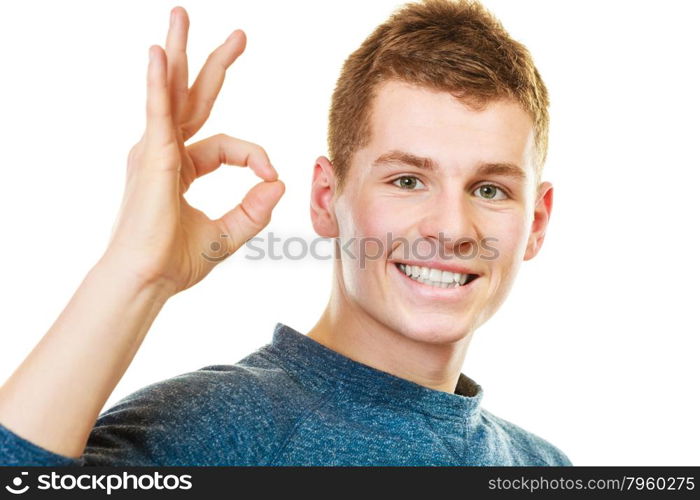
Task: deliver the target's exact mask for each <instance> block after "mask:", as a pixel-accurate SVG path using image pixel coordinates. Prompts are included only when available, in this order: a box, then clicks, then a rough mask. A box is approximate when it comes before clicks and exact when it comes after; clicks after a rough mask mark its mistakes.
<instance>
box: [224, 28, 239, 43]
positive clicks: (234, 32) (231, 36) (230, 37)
mask: <svg viewBox="0 0 700 500" xmlns="http://www.w3.org/2000/svg"><path fill="white" fill-rule="evenodd" d="M236 33H238V30H234V31H233V33H231V34H230V35H229V36H228V38H227V39H226V41H227V42H228V41H230V40H231V39H232V38H233V35H235V34H236Z"/></svg>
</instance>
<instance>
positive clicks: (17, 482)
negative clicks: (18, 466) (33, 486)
mask: <svg viewBox="0 0 700 500" xmlns="http://www.w3.org/2000/svg"><path fill="white" fill-rule="evenodd" d="M20 474H21V475H20V476H17V477H16V478H14V479H13V480H12V486H5V489H6V490H7V491H9V492H10V493H12V494H14V495H21V494H22V493H26V492H27V490H28V489H29V485H28V484H27V485H25V486H24V488H21V486H22V477H21V476H27V475H29V473H28V472H22V473H20ZM13 486H14V487H13ZM15 488H17V489H15Z"/></svg>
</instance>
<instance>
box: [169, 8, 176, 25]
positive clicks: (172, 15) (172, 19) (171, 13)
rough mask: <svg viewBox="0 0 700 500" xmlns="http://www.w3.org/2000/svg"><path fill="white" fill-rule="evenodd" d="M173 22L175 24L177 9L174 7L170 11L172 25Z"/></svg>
mask: <svg viewBox="0 0 700 500" xmlns="http://www.w3.org/2000/svg"><path fill="white" fill-rule="evenodd" d="M173 24H175V10H174V9H173V10H171V11H170V26H172V25H173Z"/></svg>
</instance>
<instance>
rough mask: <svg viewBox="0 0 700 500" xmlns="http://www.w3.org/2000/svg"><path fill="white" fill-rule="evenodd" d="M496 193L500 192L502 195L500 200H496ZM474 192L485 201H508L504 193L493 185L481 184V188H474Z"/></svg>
mask: <svg viewBox="0 0 700 500" xmlns="http://www.w3.org/2000/svg"><path fill="white" fill-rule="evenodd" d="M498 191H500V192H501V194H502V196H501V197H500V198H497V196H498ZM474 192H475V193H479V196H482V197H483V198H484V199H485V200H495V201H499V200H506V199H508V195H507V194H506V193H505V191H503V189H501V188H499V187H498V186H495V185H493V184H482V185H481V186H479V187H478V188H476V190H475V191H474Z"/></svg>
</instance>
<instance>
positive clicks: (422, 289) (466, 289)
mask: <svg viewBox="0 0 700 500" xmlns="http://www.w3.org/2000/svg"><path fill="white" fill-rule="evenodd" d="M389 265H390V266H391V267H392V268H393V269H394V272H395V273H396V274H398V275H399V278H400V282H401V283H404V284H405V285H406V286H408V287H410V288H409V289H410V290H411V291H412V292H413V293H415V294H417V295H419V296H421V297H423V298H426V299H429V300H444V301H460V300H463V299H464V298H465V297H466V296H467V295H468V294H469V293H470V292H471V291H472V289H473V288H474V284H475V283H477V282H478V281H479V280H480V279H481V277H478V278H476V279H474V280H472V281H470V282H469V283H467V284H466V285H461V286H456V287H454V288H440V287H437V286H431V285H427V284H425V283H421V282H420V281H416V280H414V279H411V278H409V277H408V276H406V275H405V274H404V273H403V272H401V271H400V270H399V268H398V267H397V266H396V263H394V262H390V263H389Z"/></svg>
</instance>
